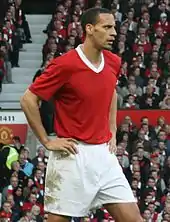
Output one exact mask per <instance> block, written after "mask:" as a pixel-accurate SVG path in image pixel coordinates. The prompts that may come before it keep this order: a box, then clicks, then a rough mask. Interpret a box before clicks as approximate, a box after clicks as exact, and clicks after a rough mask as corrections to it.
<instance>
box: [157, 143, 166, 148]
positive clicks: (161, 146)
mask: <svg viewBox="0 0 170 222" xmlns="http://www.w3.org/2000/svg"><path fill="white" fill-rule="evenodd" d="M158 146H159V149H160V150H165V143H164V142H159V144H158Z"/></svg>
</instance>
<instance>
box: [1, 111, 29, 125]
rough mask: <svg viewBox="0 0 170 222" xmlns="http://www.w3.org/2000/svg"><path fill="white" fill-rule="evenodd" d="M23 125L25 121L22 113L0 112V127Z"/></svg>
mask: <svg viewBox="0 0 170 222" xmlns="http://www.w3.org/2000/svg"><path fill="white" fill-rule="evenodd" d="M25 123H27V120H26V117H25V115H24V113H23V112H22V111H7V112H6V111H0V125H1V124H25Z"/></svg>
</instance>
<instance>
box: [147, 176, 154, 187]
mask: <svg viewBox="0 0 170 222" xmlns="http://www.w3.org/2000/svg"><path fill="white" fill-rule="evenodd" d="M148 186H149V187H154V186H155V181H154V180H153V179H151V178H150V179H149V180H148Z"/></svg>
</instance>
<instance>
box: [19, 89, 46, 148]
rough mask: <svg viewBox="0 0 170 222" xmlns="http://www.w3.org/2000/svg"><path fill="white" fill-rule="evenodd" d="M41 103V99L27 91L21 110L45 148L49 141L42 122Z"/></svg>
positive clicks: (22, 99) (22, 100)
mask: <svg viewBox="0 0 170 222" xmlns="http://www.w3.org/2000/svg"><path fill="white" fill-rule="evenodd" d="M39 102H40V98H39V97H38V96H37V95H35V94H33V93H32V92H31V91H30V90H29V89H28V90H26V92H25V94H24V95H23V97H22V98H21V101H20V103H21V108H22V110H23V111H24V113H25V115H26V118H27V120H28V123H29V125H30V127H31V129H32V130H33V132H34V133H35V135H36V136H37V137H38V139H39V140H40V142H41V143H42V144H43V145H44V146H45V145H46V143H47V142H48V141H49V139H48V136H47V133H46V131H45V129H44V127H43V124H42V121H41V117H40V112H39Z"/></svg>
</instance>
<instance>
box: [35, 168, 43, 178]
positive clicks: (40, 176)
mask: <svg viewBox="0 0 170 222" xmlns="http://www.w3.org/2000/svg"><path fill="white" fill-rule="evenodd" d="M35 176H36V178H37V179H38V180H40V179H41V178H42V172H41V170H37V171H36V174H35Z"/></svg>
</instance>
